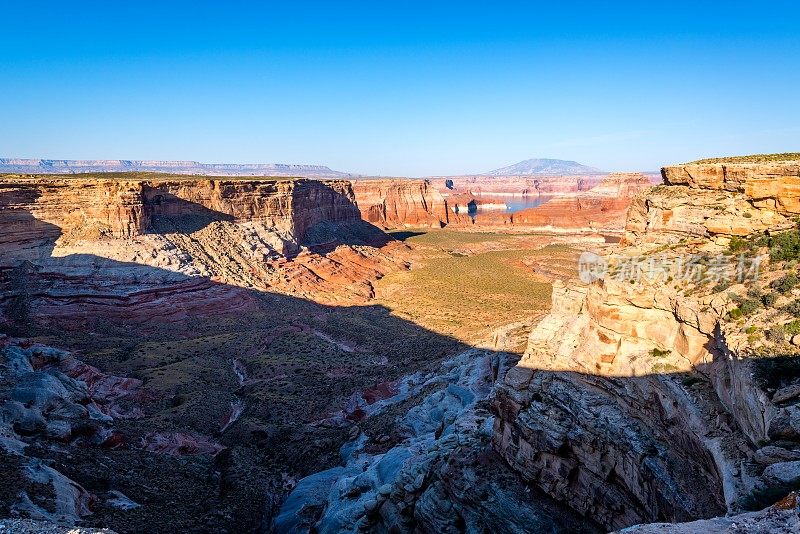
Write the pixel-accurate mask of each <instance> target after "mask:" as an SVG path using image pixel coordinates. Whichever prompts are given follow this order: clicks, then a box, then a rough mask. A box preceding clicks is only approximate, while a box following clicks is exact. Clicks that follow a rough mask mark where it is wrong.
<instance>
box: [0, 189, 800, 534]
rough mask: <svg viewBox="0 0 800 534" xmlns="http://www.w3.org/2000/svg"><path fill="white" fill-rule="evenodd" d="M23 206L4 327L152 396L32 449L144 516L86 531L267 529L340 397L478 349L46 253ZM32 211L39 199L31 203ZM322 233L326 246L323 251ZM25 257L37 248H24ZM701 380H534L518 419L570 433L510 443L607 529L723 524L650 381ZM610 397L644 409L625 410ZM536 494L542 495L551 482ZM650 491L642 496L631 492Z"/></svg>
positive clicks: (52, 236)
mask: <svg viewBox="0 0 800 534" xmlns="http://www.w3.org/2000/svg"><path fill="white" fill-rule="evenodd" d="M20 198H21V197H19V196H18V195H17V196H16V197H15V201H14V202H13V203H11V202H6V203H5V204H4V200H3V195H0V230H3V231H2V232H0V276H2V283H3V286H2V294H0V306H2V309H3V310H4V311H8V310H9V309H20V306H22V307H27V308H28V310H27V313H24V314H20V315H19V316H18V317H6V319H7V322H6V326H7V327H10V328H12V329H13V330H14V332H15V333H20V332H22V333H25V334H26V335H28V336H29V337H33V338H34V339H38V340H40V341H42V342H46V343H47V344H51V345H53V346H56V347H59V348H66V349H71V350H74V351H77V352H78V354H79V355H80V357H81V359H83V360H85V361H87V362H88V363H91V364H93V365H96V366H97V367H99V368H101V369H103V370H105V371H108V372H113V373H114V374H117V375H123V376H132V377H136V378H140V379H142V380H143V381H144V384H145V385H144V389H145V391H146V394H143V395H142V396H141V398H140V399H139V402H140V403H141V405H142V407H143V408H144V412H145V417H144V418H142V419H136V420H120V421H117V422H115V427H116V428H117V429H118V430H120V431H121V432H122V433H123V434H124V435H125V436H126V440H127V441H126V445H125V446H123V447H121V448H119V449H115V450H106V449H97V448H83V449H78V448H74V449H67V450H68V453H67V452H64V450H62V451H61V452H54V451H53V450H50V449H47V448H43V447H33V448H31V451H30V452H29V453H30V454H34V455H39V456H40V457H43V458H49V459H51V460H53V461H54V462H55V464H56V465H58V466H59V469H60V470H61V471H62V472H64V474H66V475H67V476H69V477H70V478H72V479H74V480H76V481H77V482H79V483H81V484H83V485H84V487H86V488H87V489H88V490H89V491H106V490H108V489H116V490H120V491H122V492H123V493H124V494H125V495H127V496H128V497H131V498H132V499H134V500H135V501H137V502H139V503H142V504H143V506H142V507H140V508H137V509H135V510H130V511H124V512H123V511H119V510H115V509H112V508H109V507H107V506H106V507H103V506H101V507H99V508H98V509H97V510H96V511H95V514H94V516H90V517H89V518H88V520H87V524H91V525H102V526H107V527H110V528H113V529H115V530H118V531H120V532H133V531H141V530H164V531H172V530H179V529H183V530H190V531H197V530H203V531H209V530H213V531H231V530H239V531H254V530H259V529H266V528H268V525H269V522H270V518H271V517H272V515H273V514H274V513H275V512H276V510H277V508H278V507H279V505H280V501H281V499H282V498H283V497H284V496H285V494H286V491H287V488H288V487H289V486H287V485H286V484H287V480H289V479H292V478H294V477H298V476H306V475H309V474H312V473H315V472H318V471H321V470H324V469H328V468H330V467H333V466H336V465H338V464H339V462H340V461H341V460H340V457H339V448H340V446H341V445H342V444H343V443H344V442H345V441H347V440H348V435H349V434H350V431H351V429H352V426H353V425H354V424H355V423H357V422H358V420H357V418H352V417H351V418H348V417H349V416H348V414H347V413H346V412H345V417H344V420H345V423H346V424H343V425H336V424H328V423H325V421H326V420H327V419H329V418H330V417H331V416H332V415H334V414H336V412H339V411H341V410H343V409H344V408H345V406H346V405H347V402H348V399H350V398H351V397H352V396H353V395H354V394H355V395H359V394H360V392H364V391H365V390H367V389H370V388H373V389H377V390H380V389H381V388H375V386H376V385H378V384H386V383H392V382H393V381H395V380H397V379H399V378H401V377H403V376H405V375H408V374H412V373H414V372H418V371H429V370H432V369H435V368H436V367H437V366H438V365H439V363H440V362H442V361H443V360H445V359H446V358H448V357H450V356H453V355H455V354H458V353H460V352H463V351H464V350H466V349H468V348H470V347H468V346H467V345H465V344H464V343H462V342H460V341H458V340H456V339H453V338H450V337H447V336H443V335H441V334H437V333H435V332H431V331H429V330H427V329H425V328H423V327H421V326H419V325H417V324H415V323H413V322H411V321H407V320H404V319H401V318H398V317H396V316H394V315H393V314H392V313H391V310H389V309H387V308H385V307H383V306H379V305H368V306H341V307H339V306H328V305H322V304H319V303H316V302H313V301H310V300H306V299H302V298H296V297H291V296H287V295H282V294H276V293H271V292H266V291H257V290H253V289H246V288H242V287H237V286H232V285H226V284H221V283H216V282H213V281H211V280H209V279H207V278H202V277H191V276H186V275H183V274H180V273H176V272H173V271H169V270H165V269H160V268H156V267H151V266H147V265H141V264H135V263H123V262H116V261H113V260H109V259H107V258H102V257H99V256H92V255H73V256H66V257H55V256H52V251H53V247H54V243H55V241H56V239H57V238H58V237H59V235H60V229H59V228H58V227H57V226H56V225H52V224H49V223H46V222H43V221H40V220H38V219H36V218H35V217H34V216H33V215H32V214H31V213H30V212H29V211H27V210H25V209H22V208H19V207H18V206H19V205H20V202H19V201H20ZM26 199H27V200H26V201H30V202H33V201H35V196H33V197H31V198H27V197H26ZM168 200H169V203H172V204H177V205H180V209H178V210H176V211H172V210H170V213H171V214H173V215H174V214H175V213H178V214H179V220H178V222H177V223H176V222H175V220H174V219H173V220H171V221H170V222H169V224H170V225H172V226H171V227H170V231H172V228H175V229H181V228H187V227H188V228H196V227H197V226H198V225H202V224H203V221H206V222H205V224H208V223H209V222H208V221H212V222H213V221H214V220H225V219H224V218H223V219H219V217H220V215H215V214H214V213H207V211H205V209H198V208H194V207H191V206H184V205H183V202H186V201H180V202H178V200H179V199H178V200H175V199H168ZM164 202H166V200H164V199H162V206H163V205H164V204H163V203H164ZM184 217H186V218H184ZM184 223H185V224H184ZM316 224H320V223H316ZM316 224H310V225H309V228H311V229H313V228H314V227H315V226H316ZM321 224H323V232H321V233H322V237H321V238H319V239H318V240H317V241H315V243H316V245H317V247H316V250H318V251H319V252H320V253H325V251H326V250H327V249H328V248H329V247H332V246H334V243H335V242H337V241H336V240H337V239H339V238H338V237H337V236H336V234H335V232H336V230H337V228H336V225H330V224H327V223H324V221H323V222H321ZM348 225H355V226H356V227H357V228H364V227H363V226H362V225H360V224H359V223H358V221H345V227H347V226H348ZM200 227H202V226H200ZM373 228H374V227H373ZM5 230H10V231H5ZM375 230H377V229H375ZM378 231H379V230H378ZM368 232H369V233H370V235H371V234H373V232H374V230H372V229H369V230H368ZM381 233H382V232H381ZM310 235H312V236H313V235H314V234H313V230H312V231H311V234H310ZM384 235H385V234H384ZM325 236H329V237H332V239H331V240H330V241H324V239H323V238H324V237H325ZM356 238H359V239H361V238H360V237H358V236H356V237H353V236H348V235H347V234H346V235H345V237H344V238H343V241H347V240H352V239H356ZM388 240H391V238H390V237H388V236H387V241H388ZM378 242H379V243H380V240H379V241H378ZM384 242H385V241H384ZM26 244H32V247H31V248H27V249H26ZM22 265H25V269H24V272H22V273H20V272H19V271H18V269H19V268H20V266H22ZM17 275H20V276H21V277H22V278H19V277H18V276H17ZM20 280H22V282H20ZM15 323H16V324H15ZM781 369H783V371H780V370H779V371H768V370H766V371H765V373H766V374H765V376H766V377H767V378H766V379H765V380H767V383H771V382H769V381H770V380H773V381H774V380H779V381H780V380H784V381H785V380H786V378H785V375H786V373H785V372H784V371H785V369H784V368H783V367H782V368H781ZM770 377H771V378H770ZM696 379H697V375H696V373H691V374H681V373H674V374H667V375H661V376H659V375H653V376H652V377H638V378H607V377H596V376H591V375H586V376H582V375H578V374H576V373H558V372H545V371H535V372H533V374H532V377H531V379H530V380H531V382H532V383H535V382H536V381H538V382H539V385H538V389H537V388H532V389H530V391H532V392H533V393H531V396H530V399H529V400H530V402H531V406H532V408H529V409H528V411H529V412H530V413H531V414H533V413H534V412H536V411H537V410H539V409H541V410H544V411H542V412H541V413H548V414H549V415H548V416H547V417H546V418H545V419H544V420H545V421H546V422H545V423H543V427H542V430H547V428H546V427H547V425H550V424H555V423H558V424H557V425H556V428H557V429H558V430H559V431H560V429H564V434H563V436H562V437H559V438H558V440H557V441H558V442H552V443H550V442H548V441H547V439H549V438H548V435H547V434H542V435H540V436H538V437H537V436H536V435H525V436H523V435H520V434H518V432H519V429H516V430H510V431H511V432H512V434H514V433H515V432H516V433H517V434H514V436H513V437H512V441H514V440H516V445H515V446H516V447H519V446H520V445H519V444H520V440H522V439H523V438H524V440H533V445H535V446H537V447H539V450H540V451H541V452H539V453H537V454H538V456H537V458H539V459H541V460H542V461H543V462H545V463H546V464H547V463H548V461H547V460H546V459H547V458H552V459H558V462H560V465H562V466H564V469H565V471H564V472H563V473H560V474H559V476H562V477H563V484H561V485H558V487H557V488H556V489H551V491H550V493H551V494H554V495H556V496H560V494H559V492H562V491H566V492H568V493H571V494H577V493H579V492H580V491H582V488H583V490H585V491H587V495H588V496H589V498H592V499H596V502H597V503H602V504H600V506H607V508H608V510H610V511H609V512H608V516H607V517H604V518H603V520H602V521H600V520H599V519H598V517H599V516H601V515H602V514H601V513H600V512H599V511H598V510H592V509H589V510H581V512H582V513H586V514H587V515H588V516H589V517H591V518H592V519H594V520H598V521H600V522H601V523H603V524H606V525H611V524H614V521H624V522H626V523H632V522H647V521H656V520H667V521H670V520H686V519H694V518H698V517H710V516H713V515H719V514H721V513H724V509H723V504H724V503H723V502H722V478H723V476H722V474H721V473H719V472H718V471H717V468H716V464H715V463H714V462H713V459H711V458H710V453H709V452H708V451H707V450H706V449H704V447H703V446H702V436H694V435H687V434H685V433H676V430H675V428H676V427H675V426H674V422H671V421H672V420H671V417H674V416H675V414H674V413H672V414H671V413H670V412H669V411H668V410H666V409H665V408H664V406H662V405H661V404H659V403H658V402H656V400H655V399H658V398H659V397H658V395H660V394H662V393H663V391H667V389H668V388H667V387H666V386H665V388H661V386H658V385H657V384H656V385H654V383H655V382H659V381H663V380H667V381H677V383H681V382H686V381H692V380H696ZM781 383H783V382H781ZM684 385H685V384H684ZM773 386H774V384H773ZM765 387H767V386H765ZM615 391H618V392H627V393H628V394H630V393H631V392H633V393H641V395H642V397H641V398H637V396H636V395H633V396H632V397H630V398H626V400H620V396H619V395H617V394H616V393H614V392H615ZM547 399H550V401H551V402H550V403H549V404H548V403H547V402H546V401H547ZM238 401H243V403H244V407H245V408H244V412H243V413H242V415H241V417H239V419H238V420H236V421H235V422H234V423H233V424H232V425H231V426H229V427H228V428H227V429H226V430H225V432H224V433H222V434H220V428H221V424H220V422H221V421H222V420H224V419H225V418H226V417H227V416H228V414H229V412H230V408H231V405H232V404H233V403H235V402H238ZM498 402H499V404H497V406H496V407H495V411H496V413H498V414H500V415H503V416H504V419H505V420H507V421H514V420H515V418H516V417H517V416H518V414H519V408H518V407H515V406H512V405H510V404H503V401H502V399H501V401H498ZM626 403H629V404H626ZM601 406H608V407H609V410H611V411H610V412H608V413H619V414H623V415H624V414H626V413H627V414H628V416H629V417H630V416H631V415H632V414H634V413H635V414H637V416H636V417H632V419H631V421H628V422H627V423H626V424H624V425H623V424H614V422H613V420H612V421H611V422H610V423H603V422H602V417H603V414H602V413H600V412H598V407H601ZM526 409H527V408H526ZM547 410H550V411H549V412H547ZM626 410H627V411H626ZM584 418H588V419H591V418H598V419H597V421H598V422H597V423H596V424H597V425H601V426H592V427H591V428H606V429H607V430H609V433H608V435H606V436H604V435H601V434H592V432H591V430H585V429H582V427H581V425H582V424H584V425H589V423H588V422H586V421H583V420H584ZM648 422H652V424H653V428H648V426H647V425H648ZM592 424H594V423H592ZM602 424H607V426H602ZM732 425H733V428H734V430H736V429H735V422H734V423H732ZM365 428H368V427H365ZM153 429H159V430H169V431H181V432H186V433H189V434H197V435H205V436H213V437H214V438H215V439H217V440H219V441H220V442H221V443H222V444H223V445H225V446H227V447H228V449H227V450H226V451H225V453H224V454H220V455H218V456H217V458H215V459H212V458H211V457H203V456H196V457H195V456H192V457H184V458H173V457H170V456H166V455H159V454H154V453H150V452H146V451H143V450H141V449H139V448H137V447H136V446H134V444H135V443H136V440H137V439H138V438H139V437H141V436H142V435H143V434H145V433H147V432H150V431H152V430H153ZM395 431H396V428H388V429H376V430H374V431H372V430H364V432H365V433H368V432H373V434H368V435H367V439H368V440H370V441H374V442H375V443H376V444H377V443H378V441H382V442H383V446H385V447H389V446H391V445H392V444H393V443H397V442H399V441H401V440H402V438H403V436H402V435H396V434H394V432H395ZM531 432H533V430H531ZM384 435H388V442H386V441H384V439H383V438H384ZM552 436H559V434H558V432H556V433H555V434H552V435H550V436H549V437H552ZM582 443H583V444H585V443H591V444H592V447H594V450H597V451H605V454H616V455H618V456H619V457H620V458H629V459H631V461H632V462H633V463H632V464H631V465H629V466H628V467H630V468H631V469H633V471H632V472H627V471H625V472H617V470H616V469H612V470H611V471H610V472H608V473H604V474H600V473H594V472H592V470H591V469H589V468H586V467H585V466H582V464H581V462H582V461H583V460H581V459H580V454H579V451H577V450H576V449H577V447H579V446H580V445H581V444H582ZM587 446H588V445H587ZM504 452H507V451H504ZM506 459H508V456H506ZM512 463H513V462H512ZM549 464H550V465H555V464H554V463H553V462H549ZM514 467H516V468H519V467H520V466H514ZM664 473H666V476H664ZM526 475H530V473H526ZM624 475H630V476H633V477H634V478H633V481H631V480H627V479H626V478H625V476H624ZM659 476H661V477H663V478H659ZM698 481H699V482H698ZM662 484H663V485H662ZM698 484H699V485H700V486H702V488H699V486H698ZM541 485H542V486H543V487H545V488H546V489H549V488H548V484H547V483H546V482H542V484H541ZM642 487H644V488H646V490H647V491H646V494H642V493H637V492H638V491H639V490H641V488H642ZM598 492H601V493H604V495H600V494H599V493H598ZM532 495H534V494H532ZM535 495H536V497H535V498H538V499H546V498H547V497H544V496H543V495H542V494H539V493H536V494H535ZM532 498H534V497H532ZM564 501H566V502H569V499H568V498H565V499H564ZM606 501H608V502H606ZM9 504H10V503H3V505H4V506H5V507H8V506H9ZM554 505H555V504H554ZM576 508H579V507H578V506H576ZM554 520H555V521H556V522H555V523H554V525H557V524H558V522H557V518H556V519H554Z"/></svg>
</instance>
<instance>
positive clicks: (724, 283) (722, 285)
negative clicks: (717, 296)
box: [711, 280, 731, 293]
mask: <svg viewBox="0 0 800 534" xmlns="http://www.w3.org/2000/svg"><path fill="white" fill-rule="evenodd" d="M729 287H731V282H730V280H720V281H719V282H718V283H717V285H715V286H714V287H712V288H711V291H712V292H714V293H719V292H721V291H725V290H726V289H728V288H729Z"/></svg>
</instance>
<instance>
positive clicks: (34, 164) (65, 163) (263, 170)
mask: <svg viewBox="0 0 800 534" xmlns="http://www.w3.org/2000/svg"><path fill="white" fill-rule="evenodd" d="M0 172H8V173H11V172H14V173H27V174H77V173H85V172H164V173H170V174H200V175H215V176H305V177H308V178H346V177H350V176H352V175H350V174H348V173H344V172H339V171H334V170H332V169H330V168H328V167H326V166H324V165H291V164H285V163H242V164H237V163H198V162H197V161H159V160H69V159H18V158H0Z"/></svg>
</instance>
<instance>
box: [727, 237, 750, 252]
mask: <svg viewBox="0 0 800 534" xmlns="http://www.w3.org/2000/svg"><path fill="white" fill-rule="evenodd" d="M748 248H750V243H749V242H748V241H747V240H746V239H743V238H741V237H738V236H733V237H732V238H731V240H730V242H729V243H728V250H729V251H730V252H734V253H736V252H742V251H743V250H747V249H748Z"/></svg>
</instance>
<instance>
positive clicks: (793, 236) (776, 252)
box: [769, 229, 800, 261]
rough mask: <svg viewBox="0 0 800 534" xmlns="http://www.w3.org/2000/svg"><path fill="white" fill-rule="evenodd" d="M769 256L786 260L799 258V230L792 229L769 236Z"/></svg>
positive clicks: (774, 259)
mask: <svg viewBox="0 0 800 534" xmlns="http://www.w3.org/2000/svg"><path fill="white" fill-rule="evenodd" d="M769 258H770V259H771V260H772V261H788V260H796V259H799V258H800V230H797V229H794V230H789V231H787V232H781V233H780V234H775V235H773V236H770V238H769Z"/></svg>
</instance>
